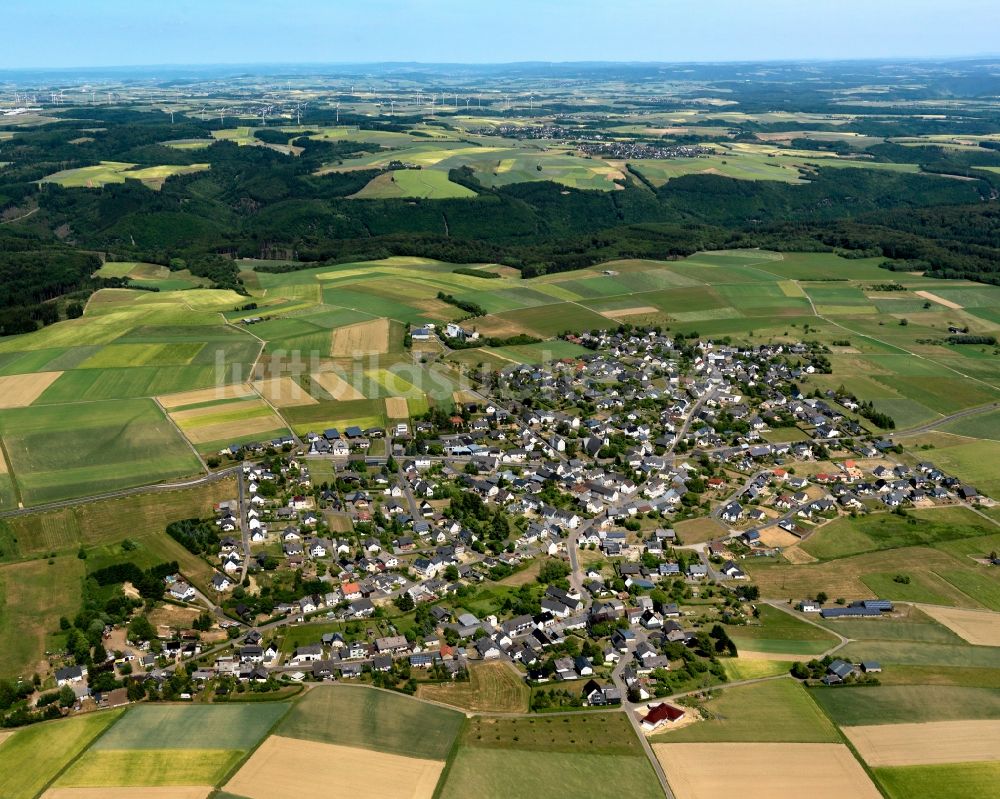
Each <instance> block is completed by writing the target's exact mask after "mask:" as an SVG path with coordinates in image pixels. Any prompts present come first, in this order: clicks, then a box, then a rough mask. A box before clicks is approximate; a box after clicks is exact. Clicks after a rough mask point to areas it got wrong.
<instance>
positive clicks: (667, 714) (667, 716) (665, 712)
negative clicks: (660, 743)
mask: <svg viewBox="0 0 1000 799" xmlns="http://www.w3.org/2000/svg"><path fill="white" fill-rule="evenodd" d="M682 718H684V710H682V709H681V708H679V707H674V706H673V705H668V704H667V703H666V702H663V703H662V704H659V705H652V706H651V707H650V708H649V712H648V713H647V714H646V717H645V718H644V719H643V720H642V728H643V729H644V730H650V731H652V730H658V729H659V728H660V727H662V726H663V725H664V724H673V723H674V722H677V721H680V720H681V719H682Z"/></svg>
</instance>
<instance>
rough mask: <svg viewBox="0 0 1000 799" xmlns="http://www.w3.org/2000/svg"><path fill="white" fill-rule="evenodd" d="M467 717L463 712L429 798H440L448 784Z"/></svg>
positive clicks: (467, 722)
mask: <svg viewBox="0 0 1000 799" xmlns="http://www.w3.org/2000/svg"><path fill="white" fill-rule="evenodd" d="M469 718H470V716H469V715H468V714H465V716H464V718H463V719H462V725H461V726H460V727H459V728H458V732H457V733H455V740H454V741H452V742H451V749H450V750H448V757H446V758H445V759H444V768H442V769H441V774H440V775H438V781H437V785H435V786H434V793H433V794H432V795H431V799H440V797H441V794H442V793H443V792H444V786H445V785H447V784H448V775H449V774H451V767H452V765H453V764H454V763H455V760H456V759H457V758H458V750H459V749H461V748H462V738H463V737H464V736H465V731H466V729H468V727H469Z"/></svg>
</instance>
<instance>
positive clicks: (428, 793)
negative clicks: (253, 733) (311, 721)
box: [225, 735, 444, 799]
mask: <svg viewBox="0 0 1000 799" xmlns="http://www.w3.org/2000/svg"><path fill="white" fill-rule="evenodd" d="M443 768H444V763H443V762H442V761H439V760H419V759H417V758H413V757H402V756H400V755H390V754H384V753H382V752H375V751H372V750H370V749H355V748H353V747H349V746H337V745H336V744H323V743H317V742H315V741H300V740H295V739H293V738H282V737H281V736H277V735H276V736H272V737H270V738H268V739H267V740H266V741H265V742H264V743H263V744H262V745H261V746H260V748H259V749H257V751H256V752H254V754H253V756H252V757H251V758H250V760H248V761H247V762H246V764H245V765H244V766H243V768H241V769H240V770H239V771H238V772H237V773H236V776H234V777H233V779H231V780H230V781H229V783H228V784H227V785H226V787H225V789H226V790H227V791H229V792H231V793H235V794H239V795H241V796H246V797H247V799H285V797H287V796H289V795H291V794H294V795H295V796H296V797H298V799H338V798H339V797H345V799H346V798H347V797H356V796H362V795H365V796H377V797H378V798H379V799H396V797H398V798H399V799H431V797H432V796H433V795H434V788H435V787H436V786H437V782H438V779H439V778H440V776H441V771H442V769H443ZM331 774H336V778H334V779H331ZM372 774H377V775H378V780H377V790H373V785H372V781H371V778H370V775H372ZM290 786H294V790H291V791H290Z"/></svg>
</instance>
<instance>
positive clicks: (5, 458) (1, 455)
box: [0, 436, 24, 509]
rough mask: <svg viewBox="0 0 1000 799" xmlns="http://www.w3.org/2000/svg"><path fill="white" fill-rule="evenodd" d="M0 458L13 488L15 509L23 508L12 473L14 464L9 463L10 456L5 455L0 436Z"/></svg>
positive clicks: (19, 491) (5, 447) (18, 489)
mask: <svg viewBox="0 0 1000 799" xmlns="http://www.w3.org/2000/svg"><path fill="white" fill-rule="evenodd" d="M0 458H3V461H4V463H5V464H6V466H7V474H9V475H10V484H11V485H12V486H13V487H14V501H15V502H16V503H17V507H18V508H19V509H20V508H23V507H24V498H23V497H22V496H21V486H19V485H18V484H17V474H16V473H15V472H14V464H13V463H11V460H10V455H9V454H8V453H7V443H6V442H5V441H4V440H3V436H0Z"/></svg>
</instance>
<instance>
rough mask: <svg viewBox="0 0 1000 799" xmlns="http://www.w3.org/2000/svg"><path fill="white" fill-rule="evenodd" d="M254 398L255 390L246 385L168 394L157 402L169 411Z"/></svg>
mask: <svg viewBox="0 0 1000 799" xmlns="http://www.w3.org/2000/svg"><path fill="white" fill-rule="evenodd" d="M250 396H253V389H252V388H250V386H248V385H246V384H245V383H242V384H238V385H233V386H215V387H214V388H202V389H199V390H197V391H182V392H180V393H178V394H166V395H164V396H162V397H157V398H156V399H157V401H158V402H159V403H160V405H162V406H163V407H164V408H166V409H167V410H170V409H171V408H183V407H184V406H185V405H200V404H201V403H203V402H217V401H221V400H232V399H242V398H244V397H250Z"/></svg>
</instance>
